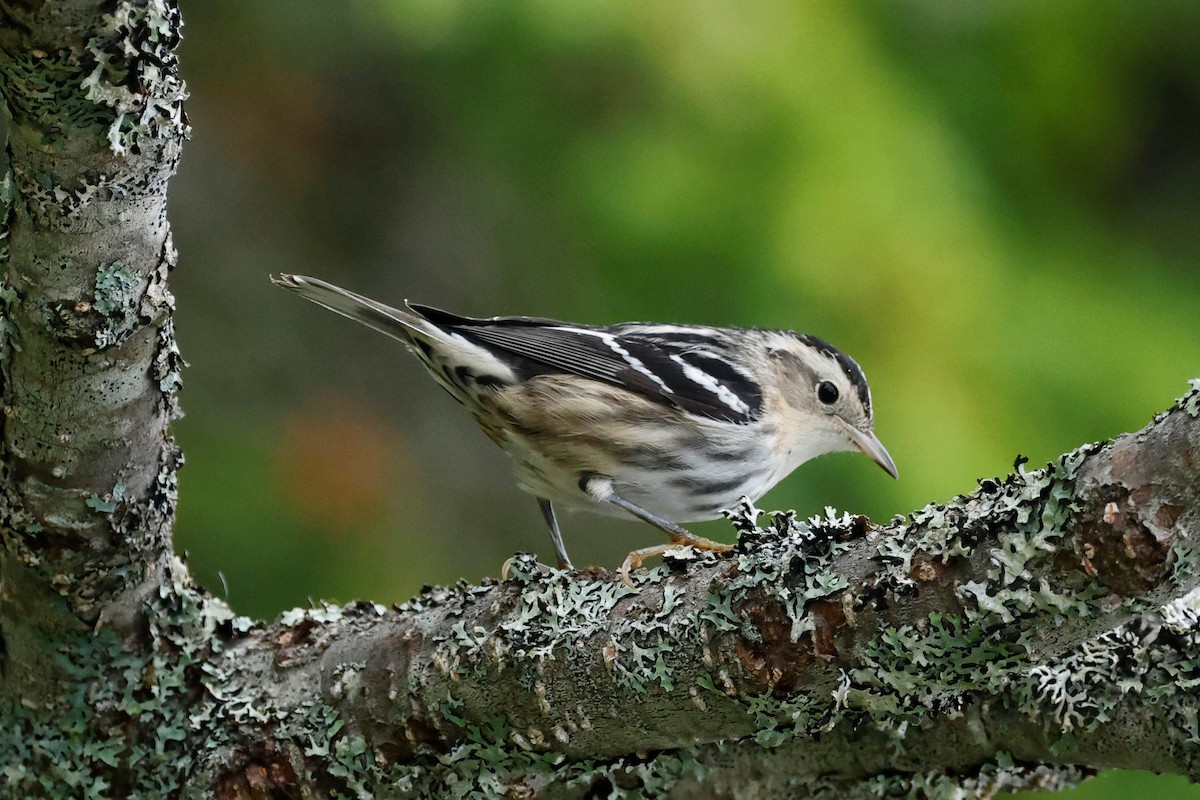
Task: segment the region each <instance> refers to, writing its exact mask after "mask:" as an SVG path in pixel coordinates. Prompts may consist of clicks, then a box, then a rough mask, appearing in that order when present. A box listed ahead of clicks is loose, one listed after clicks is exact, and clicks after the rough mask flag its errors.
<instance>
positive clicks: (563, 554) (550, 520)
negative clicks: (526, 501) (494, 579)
mask: <svg viewBox="0 0 1200 800" xmlns="http://www.w3.org/2000/svg"><path fill="white" fill-rule="evenodd" d="M538 508H540V509H541V510H542V517H543V518H544V519H545V520H546V526H547V527H548V528H550V538H551V539H553V540H554V555H555V556H556V557H557V558H558V568H559V569H575V567H573V566H571V559H570V557H569V556H568V555H567V548H566V545H564V544H563V539H562V531H560V530H559V529H558V518H557V517H555V516H554V506H552V505H550V501H549V500H543V499H542V498H540V497H539V498H538ZM516 559H517V557H516V556H513V557H512V558H510V559H508V560H507V561H505V562H504V566H502V567H501V568H500V580H502V581H506V580H508V569H509V567H511V566H512V563H513V562H514V561H516Z"/></svg>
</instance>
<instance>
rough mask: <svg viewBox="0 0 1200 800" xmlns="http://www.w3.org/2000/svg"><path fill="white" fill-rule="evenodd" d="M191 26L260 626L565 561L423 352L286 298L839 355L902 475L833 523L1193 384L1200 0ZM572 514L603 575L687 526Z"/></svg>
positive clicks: (211, 6)
mask: <svg viewBox="0 0 1200 800" xmlns="http://www.w3.org/2000/svg"><path fill="white" fill-rule="evenodd" d="M184 12H185V15H186V18H187V23H188V25H187V28H186V31H185V33H186V40H185V43H184V52H183V64H184V69H185V75H186V77H187V79H188V83H189V87H190V89H191V91H192V100H191V102H190V105H189V114H190V115H191V119H192V123H193V125H194V136H193V141H192V142H191V144H190V145H189V147H188V149H187V151H186V153H185V159H184V163H183V165H182V168H181V171H180V175H179V177H178V178H177V179H176V181H175V183H174V184H173V187H172V209H171V214H172V221H173V224H174V226H175V240H176V243H177V245H178V246H179V248H180V251H181V254H182V255H181V266H180V269H179V270H178V272H177V275H176V278H175V288H176V293H177V295H178V297H179V308H180V311H179V331H180V338H181V340H182V344H183V347H184V352H185V355H187V356H188V358H189V360H190V361H191V364H192V367H191V369H190V370H189V371H188V373H187V375H186V378H185V380H186V383H187V386H186V391H185V393H184V396H183V400H184V405H185V408H186V410H187V412H188V416H187V418H185V419H184V420H182V421H181V422H180V423H179V424H178V426H177V431H178V436H179V439H180V441H181V442H182V444H183V446H184V448H185V451H186V453H187V459H188V461H187V467H186V469H185V470H184V472H183V474H182V498H183V499H182V503H181V507H180V513H179V531H178V537H177V538H178V543H179V548H180V549H181V550H187V551H189V552H190V554H191V563H192V566H193V568H194V569H195V571H196V573H197V574H198V575H199V576H200V577H201V578H202V579H203V580H204V581H205V582H206V583H207V584H208V585H209V586H210V587H211V588H213V590H214V591H216V592H218V593H221V592H227V594H228V597H229V599H230V601H231V602H232V603H233V605H234V606H235V607H236V608H238V609H239V610H241V611H243V612H246V613H251V614H256V615H262V616H268V617H269V616H271V615H273V614H275V613H277V612H278V611H279V610H280V609H282V608H285V607H288V606H291V605H294V604H299V603H304V602H306V601H307V599H308V598H315V597H323V598H329V599H337V600H347V599H350V598H352V597H366V598H369V599H373V600H378V601H383V602H388V601H397V600H402V599H404V598H406V597H407V596H409V595H411V594H412V593H413V592H415V591H416V590H417V589H418V587H419V586H420V585H421V584H422V583H439V582H452V581H454V580H457V579H458V578H459V577H465V578H467V579H469V580H478V579H479V578H481V577H482V576H484V575H496V574H497V573H498V571H499V568H500V564H501V563H502V562H503V561H504V559H505V558H506V557H508V556H509V555H510V554H511V553H512V552H513V551H514V550H517V549H527V550H535V551H537V552H539V553H541V554H542V556H543V557H548V556H549V554H550V553H551V550H550V542H549V537H548V536H546V534H545V532H544V530H543V528H542V523H541V519H540V517H539V515H538V512H537V510H536V507H535V504H534V503H533V501H532V500H531V499H529V498H527V497H524V496H522V495H520V494H519V493H518V492H517V491H516V490H515V488H513V486H512V484H511V481H510V478H509V474H508V466H507V462H506V460H505V458H504V456H503V455H502V454H501V453H499V451H498V450H496V449H495V448H494V447H493V446H492V445H491V443H490V442H488V441H487V440H486V439H485V438H484V437H483V436H482V435H480V434H479V433H477V432H476V431H474V430H473V425H472V423H471V422H470V420H469V419H467V418H466V417H465V415H463V414H462V412H461V410H460V409H459V408H458V407H457V406H456V405H455V404H454V403H452V402H450V401H449V400H448V399H447V398H446V397H445V396H444V395H443V394H442V392H441V391H440V390H438V389H437V388H436V386H435V385H434V384H433V383H432V382H431V381H429V380H428V379H427V378H426V376H425V375H424V374H422V372H421V370H420V368H419V367H418V365H417V364H416V363H415V362H414V361H413V360H411V359H409V358H408V357H407V356H405V355H404V354H403V353H402V352H401V351H400V349H399V348H398V347H396V346H395V345H394V343H392V342H390V341H389V340H386V339H384V338H383V337H380V336H378V335H376V334H374V333H372V332H370V331H367V330H366V329H359V328H357V326H354V325H352V324H350V323H348V322H346V321H344V320H341V319H339V318H337V317H335V316H333V315H330V314H327V313H325V312H322V311H320V310H319V309H316V308H314V307H312V306H310V305H308V304H305V303H302V302H300V301H298V300H297V299H296V298H294V297H291V296H289V295H286V294H284V293H282V292H279V291H278V290H275V289H273V288H272V287H271V286H270V285H269V284H268V282H267V280H266V275H267V273H269V272H276V271H291V272H299V273H302V274H313V275H318V276H321V277H324V278H326V279H329V280H332V281H334V282H337V283H340V284H343V285H346V286H349V287H351V288H354V289H356V290H358V291H360V292H363V293H365V294H368V295H371V296H375V297H378V298H380V299H383V300H387V301H392V302H396V301H399V300H401V299H403V298H405V297H411V298H413V299H418V300H420V301H422V302H427V303H432V304H435V305H441V306H444V307H447V308H449V309H451V310H455V311H458V312H461V313H466V314H476V315H491V314H502V313H518V314H520V313H523V314H534V315H540V316H552V317H559V318H566V319H575V320H579V321H586V322H592V323H611V322H618V321H624V320H629V319H652V320H661V321H679V322H704V323H713V324H740V325H760V326H772V327H788V328H794V329H797V330H801V331H806V332H811V333H815V334H817V335H820V336H822V337H824V338H827V339H829V340H831V341H833V342H835V343H837V344H838V345H839V346H841V347H842V348H843V349H845V350H847V351H848V352H850V353H852V354H853V355H854V356H855V357H856V358H857V359H858V360H859V362H860V363H861V364H862V365H863V366H864V368H865V369H866V371H867V373H868V375H869V376H870V378H871V382H872V386H873V389H874V396H875V402H876V406H877V431H878V432H879V434H880V436H881V438H882V439H883V441H884V442H885V443H887V445H888V447H889V449H890V450H891V452H892V454H893V455H894V457H895V459H896V461H897V463H898V464H899V466H900V474H901V479H900V480H899V481H895V482H892V481H890V480H888V479H887V478H886V476H884V475H883V473H882V472H880V471H879V470H878V468H876V467H875V466H874V465H872V464H871V463H870V462H869V461H868V460H866V459H864V458H861V457H856V456H850V455H846V456H834V457H830V458H826V459H820V460H818V461H815V462H813V463H810V464H808V465H805V466H804V467H802V468H801V469H800V470H799V471H798V472H797V474H796V475H795V476H793V477H792V478H790V479H788V480H787V481H785V482H784V483H783V485H782V486H780V487H779V488H778V489H777V490H775V491H774V492H773V493H772V494H770V495H768V497H767V498H766V499H764V501H763V502H762V503H761V505H763V506H764V507H768V508H772V507H792V508H796V509H798V510H799V511H800V512H801V513H803V514H812V513H816V512H818V511H820V510H821V509H822V508H823V507H824V506H825V505H832V506H836V507H838V508H839V509H846V510H852V511H861V512H866V513H869V514H871V515H872V516H873V517H875V518H878V519H887V518H888V517H889V516H891V515H892V514H896V513H903V512H906V511H908V510H910V509H912V508H915V507H918V506H920V505H922V504H924V503H925V502H927V501H929V500H935V499H939V498H944V497H947V496H949V495H951V494H953V493H957V492H962V491H967V490H970V489H971V488H972V487H973V486H974V484H975V479H977V478H981V477H987V476H992V475H996V474H1003V473H1005V472H1007V471H1008V470H1009V469H1010V466H1011V463H1012V461H1013V458H1014V456H1015V455H1016V454H1018V453H1022V454H1025V455H1028V456H1030V457H1031V458H1032V460H1033V462H1034V463H1035V464H1036V463H1039V462H1044V461H1045V460H1047V459H1049V458H1052V457H1054V456H1055V455H1057V454H1058V453H1059V452H1061V451H1063V450H1066V449H1068V448H1070V447H1073V446H1074V445H1076V444H1078V443H1080V442H1082V441H1087V440H1095V439H1102V438H1106V437H1111V436H1115V435H1117V434H1119V433H1120V432H1122V431H1127V430H1132V429H1136V428H1138V427H1140V426H1141V425H1143V424H1144V423H1145V422H1146V421H1147V420H1148V419H1149V417H1150V416H1151V415H1152V414H1153V413H1154V412H1155V411H1157V410H1159V409H1162V408H1164V407H1166V406H1167V405H1168V404H1169V403H1170V402H1171V400H1172V399H1173V398H1175V397H1176V396H1178V395H1179V394H1180V393H1182V392H1183V390H1184V388H1185V381H1186V379H1188V378H1191V377H1196V376H1198V375H1200V366H1198V365H1200V326H1198V324H1197V314H1198V312H1197V308H1198V303H1200V271H1197V269H1196V267H1197V258H1198V256H1200V224H1198V223H1197V220H1200V192H1198V191H1197V186H1200V130H1198V128H1200V48H1197V47H1196V46H1195V42H1196V41H1200V5H1197V4H1196V3H1194V2H1193V1H1192V0H1186V2H1185V1H1184V0H1164V2H1161V3H1157V4H1134V3H1108V2H1101V3H1096V2H1088V3H1085V2H1083V1H1082V0H1060V1H1059V2H1056V3H1041V2H1035V1H1034V0H1021V1H1014V2H998V1H996V2H980V3H942V2H935V1H934V0H909V1H908V2H905V3H894V2H885V0H864V2H851V3H838V2H803V3H789V2H764V3H760V4H755V5H753V6H745V5H743V4H734V3H728V2H716V3H707V4H703V5H696V4H685V3H683V2H664V3H653V4H645V3H634V2H609V1H605V2H592V3H586V4H583V3H561V2H554V0H522V1H510V2H482V3H468V2H465V1H464V0H413V1H412V2H400V1H399V0H355V1H354V2H349V3H285V2H282V0H269V1H268V0H260V2H255V3H243V2H237V1H236V0H205V2H203V3H189V2H185V3H184ZM563 527H564V531H565V537H566V540H567V544H568V546H569V547H570V550H571V553H572V555H573V557H574V558H575V560H576V561H577V563H583V564H588V563H595V564H603V565H609V566H612V565H615V564H617V563H619V561H620V559H621V558H622V557H623V555H624V554H625V552H627V550H629V549H630V548H633V547H637V546H642V545H644V544H648V543H653V542H657V541H658V540H659V538H660V537H659V535H658V534H657V532H655V531H652V530H649V529H648V528H645V527H644V526H640V525H636V524H633V523H622V522H616V521H611V520H604V519H600V518H595V517H590V516H587V515H568V516H567V518H566V519H565V520H564V521H563ZM697 528H698V530H699V531H700V532H701V533H703V534H705V535H709V536H713V537H717V538H725V539H727V540H728V539H730V538H731V537H732V532H731V531H730V530H729V529H728V528H727V526H725V525H723V524H722V523H707V524H704V525H700V526H697ZM1128 780H1140V778H1137V776H1134V777H1133V778H1126V777H1125V776H1122V775H1117V776H1116V777H1112V778H1105V779H1102V780H1099V781H1096V782H1094V783H1093V784H1091V785H1090V786H1089V787H1087V788H1085V790H1083V791H1081V792H1080V793H1079V795H1078V796H1079V797H1081V798H1082V797H1091V798H1095V797H1107V796H1112V797H1116V796H1128V795H1127V794H1121V792H1122V791H1126V792H1127V791H1128V789H1127V788H1121V789H1113V788H1112V787H1128V785H1129V784H1128V783H1127V782H1126V781H1128ZM1137 785H1139V786H1140V785H1142V784H1137ZM1173 785H1174V784H1167V783H1164V782H1156V783H1155V784H1154V786H1155V790H1156V791H1159V792H1160V793H1163V792H1166V791H1168V790H1169V789H1168V786H1173ZM1106 787H1107V788H1106ZM1105 792H1108V793H1107V794H1105ZM1162 796H1164V797H1165V796H1167V795H1166V794H1162ZM1172 796H1197V794H1196V793H1195V792H1194V791H1193V790H1189V789H1187V788H1186V787H1185V788H1183V789H1180V790H1179V793H1178V794H1177V795H1172Z"/></svg>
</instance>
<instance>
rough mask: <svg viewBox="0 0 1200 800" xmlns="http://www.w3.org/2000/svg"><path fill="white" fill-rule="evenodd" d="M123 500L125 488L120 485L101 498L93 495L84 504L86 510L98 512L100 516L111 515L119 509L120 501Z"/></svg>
mask: <svg viewBox="0 0 1200 800" xmlns="http://www.w3.org/2000/svg"><path fill="white" fill-rule="evenodd" d="M124 499H125V487H124V486H123V485H122V484H119V483H118V484H117V485H116V486H114V487H113V488H112V491H111V492H107V493H105V495H104V496H103V497H101V496H100V495H98V494H93V495H92V496H90V497H89V498H88V499H87V500H86V501H85V502H86V503H87V506H88V508H91V509H94V510H96V511H99V512H100V513H101V514H112V513H114V512H116V510H117V508H119V507H120V505H121V501H122V500H124Z"/></svg>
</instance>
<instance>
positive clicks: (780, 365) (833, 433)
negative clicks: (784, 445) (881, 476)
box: [767, 332, 897, 478]
mask: <svg viewBox="0 0 1200 800" xmlns="http://www.w3.org/2000/svg"><path fill="white" fill-rule="evenodd" d="M767 352H768V357H769V358H770V359H771V360H772V361H773V362H774V368H775V371H776V376H777V377H778V380H777V381H776V382H775V385H777V386H781V387H786V388H785V389H784V390H783V392H782V397H780V398H779V401H780V402H782V403H783V404H785V405H786V407H787V414H786V417H785V418H786V419H788V420H789V426H788V427H789V429H790V430H789V431H785V432H784V434H785V436H787V437H788V438H790V439H792V440H793V441H794V442H795V443H796V448H797V453H796V454H795V455H796V463H801V462H803V461H807V460H808V459H810V458H815V457H816V456H819V455H823V454H824V453H833V452H837V451H841V450H858V451H859V452H861V453H863V454H864V455H866V456H868V457H869V458H870V459H871V460H872V461H874V462H875V463H876V464H878V465H879V466H880V467H882V468H883V470H884V472H886V473H887V474H889V475H891V476H892V477H893V478H895V477H896V476H897V471H896V463H895V462H894V461H892V457H891V455H889V454H888V451H887V448H885V447H884V446H883V443H882V442H880V441H879V437H877V436H876V435H875V429H874V423H873V419H874V418H873V415H872V408H871V390H870V388H869V387H868V386H867V378H866V376H865V375H864V374H863V371H862V368H861V367H859V366H858V363H857V362H855V361H854V359H852V358H850V356H848V355H846V354H845V353H843V352H842V351H840V350H838V349H837V348H836V347H834V346H833V345H831V344H829V343H828V342H825V341H823V340H821V339H818V338H816V337H815V336H808V335H805V334H796V333H791V332H780V333H779V335H778V337H777V338H776V339H775V340H774V341H772V342H771V343H770V345H769V346H768V351H767Z"/></svg>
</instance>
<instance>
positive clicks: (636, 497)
mask: <svg viewBox="0 0 1200 800" xmlns="http://www.w3.org/2000/svg"><path fill="white" fill-rule="evenodd" d="M504 449H505V450H506V451H507V453H508V455H509V456H511V457H512V459H513V461H514V462H515V465H516V478H517V483H518V485H519V486H520V487H521V489H522V490H524V491H526V492H528V493H530V494H532V495H534V496H535V497H540V498H543V499H546V500H550V501H552V502H554V503H557V504H560V505H565V506H574V507H577V508H583V509H585V510H588V511H591V512H593V513H597V514H603V515H605V516H613V517H623V518H629V517H630V516H631V515H630V514H629V513H628V512H627V511H624V510H623V509H621V508H619V507H618V506H616V505H613V504H612V503H607V502H598V501H596V500H595V499H594V498H592V497H591V496H590V495H588V494H587V493H585V492H584V491H583V489H582V488H581V486H580V479H581V478H582V477H584V476H586V475H588V474H594V475H601V476H603V477H606V478H609V479H610V480H611V481H612V488H613V491H614V492H615V493H616V494H618V495H620V496H621V497H622V498H624V499H625V500H628V501H629V502H631V503H633V504H635V505H637V506H640V507H641V508H644V509H645V510H647V511H649V512H651V513H652V514H655V515H657V516H660V517H663V518H665V519H668V520H671V521H672V522H701V521H704V520H710V519H717V518H719V517H720V516H721V511H722V510H724V509H727V508H731V507H733V506H734V505H736V504H737V502H738V501H739V500H740V499H741V498H742V497H743V496H748V497H749V498H750V499H751V500H757V499H758V498H759V497H761V496H762V495H763V494H765V493H766V492H767V491H768V490H769V489H770V488H771V487H772V486H774V485H775V484H776V483H778V482H779V480H780V479H781V478H783V477H784V475H786V474H787V472H788V470H786V469H783V468H782V467H781V465H778V464H776V463H774V459H771V458H770V457H769V454H768V452H767V451H764V450H760V449H759V448H757V447H748V448H745V449H744V450H742V451H741V453H742V454H741V455H739V456H737V457H734V456H733V455H726V456H725V457H723V458H713V457H711V455H707V456H700V455H695V456H694V457H693V458H691V459H689V458H688V457H687V456H686V455H684V454H682V453H678V452H677V453H674V454H672V456H671V457H670V458H669V459H667V460H665V461H663V462H662V463H654V462H653V461H644V462H642V463H640V464H635V463H631V462H630V461H628V460H624V461H623V460H620V459H617V458H614V457H613V456H612V453H611V452H609V451H606V450H602V449H597V450H596V451H595V452H593V453H590V454H589V455H588V457H587V458H586V459H581V460H580V461H578V462H576V463H573V464H570V465H564V464H563V463H561V462H560V461H558V460H555V459H552V458H549V457H547V456H546V455H545V453H543V452H540V451H536V450H534V449H533V448H531V447H529V446H528V444H526V443H525V442H523V441H519V440H517V439H515V438H510V439H509V441H507V442H506V443H505V444H504ZM731 452H738V451H731Z"/></svg>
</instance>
